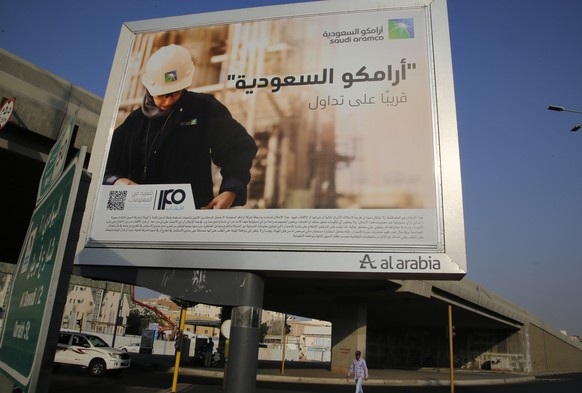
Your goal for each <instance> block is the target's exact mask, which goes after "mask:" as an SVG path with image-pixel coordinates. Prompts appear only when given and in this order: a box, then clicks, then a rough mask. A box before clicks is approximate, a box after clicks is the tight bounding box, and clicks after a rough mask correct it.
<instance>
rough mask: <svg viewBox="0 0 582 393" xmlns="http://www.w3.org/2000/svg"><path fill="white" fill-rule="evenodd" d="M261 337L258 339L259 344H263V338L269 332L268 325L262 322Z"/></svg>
mask: <svg viewBox="0 0 582 393" xmlns="http://www.w3.org/2000/svg"><path fill="white" fill-rule="evenodd" d="M260 329H261V336H260V338H259V342H260V343H262V342H265V336H266V335H267V333H268V332H269V324H268V323H267V322H263V323H261V327H260Z"/></svg>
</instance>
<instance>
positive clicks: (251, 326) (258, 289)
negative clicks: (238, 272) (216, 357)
mask: <svg viewBox="0 0 582 393" xmlns="http://www.w3.org/2000/svg"><path fill="white" fill-rule="evenodd" d="M246 276H247V280H245V281H246V283H245V284H248V285H245V291H244V294H243V299H242V302H241V304H242V305H241V306H235V307H233V309H232V317H231V327H230V344H229V350H228V363H229V367H228V368H226V372H225V377H224V378H225V380H224V390H225V392H226V393H254V392H255V388H256V384H257V369H258V354H259V340H260V337H261V331H260V324H261V311H262V305H263V289H264V281H263V279H262V278H261V277H259V276H258V275H256V274H253V273H246Z"/></svg>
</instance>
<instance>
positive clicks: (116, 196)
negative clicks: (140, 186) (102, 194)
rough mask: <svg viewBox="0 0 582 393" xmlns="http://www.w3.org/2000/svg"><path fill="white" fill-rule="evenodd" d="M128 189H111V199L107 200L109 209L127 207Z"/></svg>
mask: <svg viewBox="0 0 582 393" xmlns="http://www.w3.org/2000/svg"><path fill="white" fill-rule="evenodd" d="M126 198H127V191H109V200H108V201H107V210H123V209H125V199H126Z"/></svg>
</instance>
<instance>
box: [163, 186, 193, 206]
mask: <svg viewBox="0 0 582 393" xmlns="http://www.w3.org/2000/svg"><path fill="white" fill-rule="evenodd" d="M185 200H186V192H185V191H184V190H182V189H173V188H170V189H168V190H161V191H160V197H159V198H158V203H157V210H183V209H184V206H181V205H182V203H183V202H184V201H185Z"/></svg>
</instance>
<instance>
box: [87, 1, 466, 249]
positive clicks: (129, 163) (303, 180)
mask: <svg viewBox="0 0 582 393" xmlns="http://www.w3.org/2000/svg"><path fill="white" fill-rule="evenodd" d="M380 3H383V4H385V5H386V7H385V9H374V10H365V9H364V10H358V11H350V12H330V13H317V14H313V15H309V14H308V15H299V16H294V17H272V18H262V19H258V20H246V21H240V22H235V23H218V22H217V23H209V22H206V23H204V25H201V26H200V25H197V24H196V23H193V25H192V26H186V25H187V23H185V22H184V21H185V19H183V18H182V19H180V21H181V25H180V26H178V27H176V26H174V27H173V28H170V26H172V21H171V19H170V20H163V21H162V22H160V26H161V27H160V29H152V28H151V26H152V25H151V24H150V25H149V27H150V28H149V29H148V30H147V31H145V32H139V31H137V28H138V27H136V31H133V32H132V34H131V39H130V40H129V42H130V43H129V45H127V46H128V53H127V55H126V57H125V62H124V64H123V66H122V67H121V68H122V69H123V71H122V72H121V80H122V84H121V87H120V88H119V89H120V90H119V92H118V95H117V100H116V103H115V109H114V115H115V119H113V120H112V121H111V124H110V126H109V134H108V136H107V140H106V142H105V150H106V151H105V154H104V157H103V160H102V165H101V182H100V186H99V187H98V190H97V191H96V198H95V199H96V202H95V207H94V213H93V219H92V224H91V228H90V236H89V242H88V244H89V246H91V245H98V246H99V247H103V246H111V247H129V248H140V247H152V246H155V247H157V248H160V247H161V248H164V247H169V248H174V249H175V248H184V249H206V250H208V249H213V250H215V249H218V250H221V249H233V248H234V249H242V250H251V251H252V250H255V251H256V250H277V251H297V250H301V251H330V250H331V251H355V250H356V251H370V252H388V253H397V252H405V253H406V252H411V251H412V252H413V253H417V252H423V253H432V254H434V255H435V256H436V255H439V254H442V253H445V252H446V250H445V249H446V247H445V235H444V231H443V227H444V223H443V222H444V221H443V220H444V218H443V194H442V189H443V174H442V170H441V153H442V152H441V147H440V138H441V135H440V133H441V132H442V130H441V129H440V128H439V123H438V119H437V118H438V116H437V88H436V82H435V64H434V55H435V49H434V42H433V36H432V29H433V26H432V23H433V21H432V19H431V17H430V8H429V6H410V7H404V8H403V7H399V8H390V7H389V6H388V5H389V2H380ZM387 3H388V4H387ZM273 8H275V7H273ZM200 19H203V18H200ZM193 22H195V21H194V20H193ZM137 25H139V26H142V25H143V24H141V25H140V24H139V23H138V24H137ZM137 25H136V26H137ZM184 49H185V51H186V52H184V51H183V50H184ZM118 51H119V49H118ZM162 53H163V54H164V56H166V57H168V56H171V59H172V60H167V58H166V59H164V58H163V56H162ZM184 53H187V55H188V56H186V57H188V59H189V58H191V61H192V63H191V66H190V64H189V63H188V62H187V61H186V63H184V61H185V60H183V58H184V56H185V55H184ZM447 55H449V54H447ZM180 56H182V57H180ZM449 56H450V55H449ZM154 59H155V60H154ZM164 67H166V68H164ZM160 75H162V76H160ZM156 78H157V79H156ZM184 80H185V82H184ZM185 85H187V86H186V87H184V86H185ZM168 86H175V88H176V90H173V88H171V87H168ZM182 89H185V90H182ZM180 90H182V93H180ZM191 92H193V93H195V94H196V95H195V96H192V97H189V96H188V94H189V93H191ZM208 95H209V96H212V97H213V98H214V99H215V100H216V101H218V102H219V103H220V104H221V105H218V106H223V107H224V108H226V111H227V114H225V113H224V110H225V109H224V108H221V109H217V108H216V106H217V104H216V103H214V101H212V100H210V99H208V97H207V96H208ZM148 96H149V97H148ZM154 98H155V99H154ZM156 100H158V101H156ZM173 100H175V101H179V102H180V104H179V105H178V104H175V106H174V107H173V108H168V107H163V105H162V106H160V105H158V104H159V103H160V102H161V101H164V102H165V103H167V102H172V101H173ZM153 104H155V106H154V105H153ZM160 112H161V113H160ZM213 116H214V117H213ZM229 116H232V119H230V118H229ZM449 132H451V131H449ZM452 132H453V134H454V136H455V137H456V129H455V130H453V131H452ZM248 137H250V138H251V139H252V142H253V143H249V138H248ZM251 145H254V146H251ZM255 146H256V147H255ZM209 163H210V164H209ZM459 181H460V179H459ZM128 184H129V185H128ZM445 186H446V185H445ZM241 190H242V191H241ZM224 191H233V192H232V194H231V196H232V198H231V200H232V199H234V202H233V203H232V204H230V202H231V200H229V201H228V203H227V204H226V205H224V204H221V203H222V202H221V201H219V200H218V199H217V196H219V195H221V194H222V193H223V192H224ZM455 192H456V191H455ZM225 207H226V208H225ZM460 208H461V209H462V206H461V207H460ZM461 216H462V214H461Z"/></svg>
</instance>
